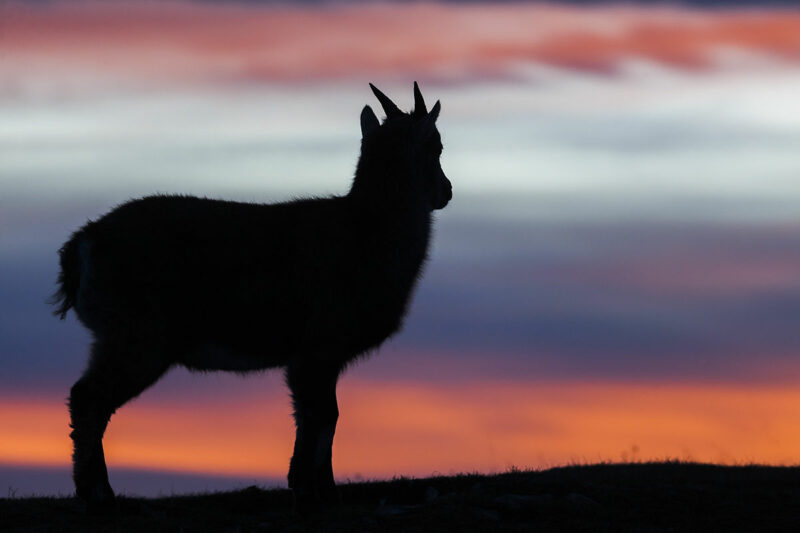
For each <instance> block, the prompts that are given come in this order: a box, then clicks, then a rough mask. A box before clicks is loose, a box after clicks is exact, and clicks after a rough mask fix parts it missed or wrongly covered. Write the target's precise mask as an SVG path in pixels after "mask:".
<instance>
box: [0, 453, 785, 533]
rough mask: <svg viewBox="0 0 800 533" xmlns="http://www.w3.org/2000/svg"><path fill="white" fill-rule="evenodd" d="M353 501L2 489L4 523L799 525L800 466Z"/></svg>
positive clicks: (586, 469)
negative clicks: (84, 497)
mask: <svg viewBox="0 0 800 533" xmlns="http://www.w3.org/2000/svg"><path fill="white" fill-rule="evenodd" d="M340 490H341V494H342V499H343V502H344V503H343V504H342V505H341V506H340V507H338V508H336V509H333V510H329V511H325V512H320V513H317V514H315V515H312V516H308V517H300V516H297V515H295V514H294V513H292V511H291V505H292V501H291V500H292V496H291V493H290V491H288V490H262V489H259V488H257V487H250V488H247V489H244V490H240V491H235V492H225V493H215V494H201V495H191V496H174V497H169V498H159V499H145V498H126V497H121V498H120V499H119V510H118V513H117V515H116V516H99V517H89V516H86V515H85V514H84V512H83V508H82V506H81V504H80V503H79V502H78V501H77V500H75V499H73V498H27V499H0V530H2V531H86V530H100V531H103V530H113V531H120V532H127V531H131V532H133V531H151V532H158V531H184V532H186V533H189V532H195V531H241V532H246V531H298V532H299V531H326V532H345V531H358V532H370V531H376V532H381V533H385V532H388V531H403V532H418V531H447V530H452V531H536V532H565V531H592V532H602V531H608V532H612V531H613V532H626V531H630V532H633V531H636V532H641V531H647V532H652V533H658V532H668V531H671V532H683V531H702V532H710V531H726V532H730V531H753V532H756V531H758V532H767V531H800V467H767V466H714V465H705V464H696V463H679V462H667V463H641V464H599V465H591V466H570V467H562V468H553V469H551V470H546V471H541V472H532V471H516V470H515V471H511V472H508V473H505V474H499V475H494V476H484V475H459V476H454V477H435V478H428V479H396V480H393V481H381V482H372V483H369V482H368V483H351V484H344V485H340Z"/></svg>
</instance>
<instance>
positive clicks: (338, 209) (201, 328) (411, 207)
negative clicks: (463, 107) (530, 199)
mask: <svg viewBox="0 0 800 533" xmlns="http://www.w3.org/2000/svg"><path fill="white" fill-rule="evenodd" d="M370 87H371V88H372V91H373V92H374V93H375V96H376V97H377V98H378V100H379V101H380V103H381V105H382V106H383V110H384V112H385V113H386V119H385V120H384V122H383V124H381V123H379V122H378V118H377V117H376V116H375V113H374V112H373V111H372V109H371V108H370V107H369V106H365V107H364V109H363V111H362V112H361V134H362V139H361V156H360V158H359V160H358V166H357V168H356V172H355V178H354V179H353V183H352V187H351V188H350V191H349V193H348V194H346V195H345V196H334V197H330V198H319V199H306V200H297V201H292V202H286V203H279V204H272V205H262V204H250V203H239V202H230V201H221V200H210V199H206V198H196V197H192V196H160V195H159V196H150V197H147V198H142V199H139V200H132V201H129V202H127V203H125V204H123V205H121V206H119V207H117V208H116V209H114V210H113V211H111V212H110V213H108V214H107V215H105V216H103V217H101V218H100V219H98V220H96V221H93V222H89V223H87V224H86V225H85V226H84V227H82V228H81V229H79V230H78V231H76V232H75V233H74V234H73V235H72V237H71V238H70V239H69V241H67V242H66V244H64V246H63V247H62V248H61V250H60V252H59V253H60V259H61V273H60V275H59V279H58V283H59V289H58V292H57V293H56V295H55V296H54V303H55V304H57V305H58V309H57V310H56V314H57V315H59V316H61V318H64V316H65V315H66V313H67V311H68V310H69V309H71V308H72V309H74V310H75V313H76V314H77V316H78V318H79V319H80V321H81V322H82V323H83V325H84V326H86V328H88V329H89V330H90V331H91V333H92V335H93V338H94V343H93V344H92V347H91V355H90V359H89V364H88V367H87V369H86V371H85V372H84V374H83V376H82V377H81V378H80V379H79V380H78V381H77V382H76V383H75V385H74V386H73V387H72V389H71V391H70V397H69V410H70V415H71V427H72V433H71V434H70V436H71V437H72V441H73V445H74V452H73V477H74V481H75V488H76V493H77V495H78V496H79V497H80V498H82V499H83V500H85V501H86V502H87V503H88V504H89V507H90V509H91V508H104V507H108V506H109V505H110V504H112V503H113V501H114V492H113V491H112V489H111V486H110V485H109V482H108V474H107V471H106V464H105V458H104V456H103V444H102V438H103V433H104V432H105V429H106V426H107V424H108V420H109V418H110V417H111V415H112V414H113V413H114V412H115V410H116V409H118V408H119V407H121V406H122V405H123V404H124V403H125V402H127V401H128V400H130V399H131V398H134V397H136V396H137V395H139V394H140V393H141V392H142V391H144V390H145V389H146V388H147V387H149V386H151V385H152V384H154V383H155V382H156V381H157V380H158V379H159V378H160V377H161V376H162V375H163V374H164V373H165V372H166V371H167V370H168V369H170V368H171V367H173V366H175V365H183V366H185V367H187V368H189V369H191V370H200V371H207V370H229V371H233V372H242V373H243V372H249V371H253V370H262V369H267V368H275V367H284V368H285V374H286V382H287V384H288V386H289V389H290V390H291V394H292V400H293V405H294V418H295V422H296V425H297V434H296V440H295V444H294V454H293V455H292V458H291V462H290V466H289V476H288V479H289V487H291V488H292V489H293V491H294V494H295V497H296V502H297V503H298V504H299V505H304V504H309V503H313V502H319V501H322V502H325V501H330V500H331V499H335V498H336V494H337V493H336V488H335V485H334V478H333V470H332V467H331V446H332V444H333V435H334V431H335V428H336V420H337V418H338V416H339V410H338V407H337V403H336V382H337V379H338V376H339V374H340V372H341V371H342V369H343V368H344V367H345V366H347V364H348V363H350V362H351V361H353V360H355V359H356V358H358V357H359V356H361V355H363V354H365V353H367V352H368V351H370V350H371V349H374V348H376V347H378V346H379V345H380V344H381V343H382V342H383V341H385V340H386V339H387V338H388V337H389V336H390V335H392V334H393V333H395V332H396V331H398V329H399V328H400V326H401V323H402V320H403V316H404V315H405V313H406V309H407V307H408V303H409V299H410V296H411V293H412V291H413V289H414V285H415V282H416V280H417V278H418V277H419V276H420V272H421V269H422V266H423V263H424V262H425V259H426V256H427V253H428V247H429V241H430V234H431V218H432V211H433V210H436V209H442V208H443V207H445V206H446V205H447V203H448V202H449V201H450V199H451V197H452V188H451V185H450V181H449V180H448V179H447V177H446V176H445V174H444V172H443V171H442V167H441V164H440V162H439V158H440V155H441V152H442V142H441V138H440V136H439V132H438V130H437V129H436V119H437V117H438V116H439V110H440V104H439V102H438V101H437V102H436V105H434V106H433V109H431V111H430V112H428V110H427V109H426V106H425V102H424V100H423V98H422V94H421V93H420V91H419V87H418V86H417V84H416V83H414V111H413V112H411V113H403V112H402V111H400V110H399V109H398V108H397V106H396V105H395V104H394V103H393V102H392V101H391V100H390V99H389V98H388V97H386V95H384V94H383V93H382V92H380V91H379V90H378V89H377V88H375V87H374V86H373V85H372V84H370Z"/></svg>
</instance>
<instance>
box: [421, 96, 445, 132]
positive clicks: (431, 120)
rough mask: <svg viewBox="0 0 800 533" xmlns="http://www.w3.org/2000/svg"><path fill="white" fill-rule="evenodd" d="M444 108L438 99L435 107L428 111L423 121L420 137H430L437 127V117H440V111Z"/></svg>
mask: <svg viewBox="0 0 800 533" xmlns="http://www.w3.org/2000/svg"><path fill="white" fill-rule="evenodd" d="M441 110H442V104H441V103H440V102H439V100H436V104H434V106H433V109H431V112H430V113H428V116H426V117H425V120H424V121H423V122H422V127H421V128H420V131H419V136H420V139H421V140H423V141H425V140H427V139H428V137H430V136H431V134H432V133H433V130H435V129H436V119H437V118H439V111H441Z"/></svg>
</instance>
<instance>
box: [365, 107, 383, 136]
mask: <svg viewBox="0 0 800 533" xmlns="http://www.w3.org/2000/svg"><path fill="white" fill-rule="evenodd" d="M380 127H381V124H380V122H378V117H376V116H375V112H374V111H373V110H372V108H371V107H370V106H368V105H365V106H364V109H362V110H361V138H364V137H366V136H367V135H369V134H370V133H372V132H373V131H375V130H377V129H378V128H380Z"/></svg>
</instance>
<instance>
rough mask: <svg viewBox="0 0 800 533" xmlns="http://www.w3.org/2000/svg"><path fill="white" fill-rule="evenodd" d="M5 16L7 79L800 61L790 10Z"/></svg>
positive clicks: (410, 9)
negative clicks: (722, 51) (728, 58)
mask: <svg viewBox="0 0 800 533" xmlns="http://www.w3.org/2000/svg"><path fill="white" fill-rule="evenodd" d="M0 9H2V13H0V14H1V15H2V17H0V18H2V19H3V21H4V22H3V23H2V24H3V28H2V31H3V39H2V40H0V53H2V54H3V56H4V58H5V63H6V66H5V67H4V69H3V71H0V75H8V76H9V77H10V76H13V75H24V74H26V73H28V74H29V73H30V72H32V71H40V72H43V73H45V74H47V75H51V76H55V75H58V74H59V73H62V74H63V71H66V72H74V71H82V72H83V71H90V72H94V73H104V74H107V75H113V76H122V77H123V78H125V77H130V78H134V79H141V78H145V79H156V80H175V79H180V80H186V79H188V80H205V81H209V80H210V81H226V80H308V79H318V78H330V77H334V78H335V77H350V76H357V77H364V76H367V75H369V76H370V77H372V78H375V77H380V76H396V75H403V76H407V75H422V76H431V77H443V78H462V77H465V76H467V77H469V76H485V75H490V76H491V75H507V74H509V73H510V72H511V71H513V69H514V67H515V66H516V65H519V64H521V63H528V62H539V63H545V64H551V65H556V66H561V67H572V68H579V69H589V70H597V71H610V70H613V69H614V68H615V67H616V66H617V65H618V64H619V63H620V61H622V60H625V59H627V58H630V57H640V58H645V59H649V60H654V61H659V62H664V63H667V64H670V65H674V66H679V67H683V68H702V67H704V66H706V65H709V62H710V59H709V54H710V53H712V52H713V51H714V50H716V49H718V48H739V49H746V50H749V51H755V52H761V53H768V54H773V55H776V56H780V57H783V58H786V59H790V60H797V59H798V56H799V54H800V13H796V12H791V11H786V10H768V9H763V10H755V11H753V10H729V11H726V10H713V11H711V10H709V11H703V10H697V9H689V8H680V7H635V6H624V7H619V6H617V7H589V8H586V7H576V6H569V7H564V6H555V5H541V4H536V5H527V4H507V5H481V4H472V5H457V4H435V3H414V4H410V5H408V4H380V5H367V6H365V5H361V4H358V5H353V4H335V5H327V6H313V7H291V6H275V5H268V6H252V5H250V6H246V5H212V4H203V3H199V4H198V3H181V2H170V3H156V2H128V3H120V2H114V3H102V2H56V3H47V4H44V5H35V6H31V5H26V4H7V5H6V6H5V7H3V8H0ZM10 79H11V78H10Z"/></svg>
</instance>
